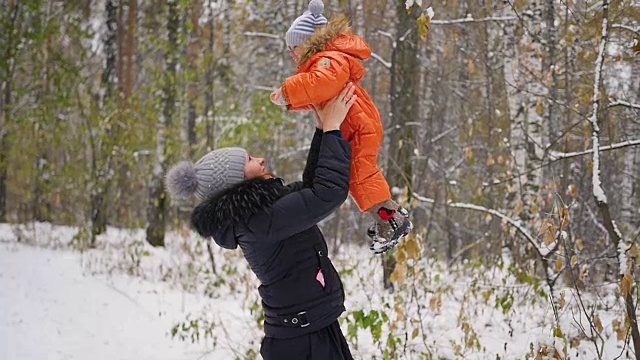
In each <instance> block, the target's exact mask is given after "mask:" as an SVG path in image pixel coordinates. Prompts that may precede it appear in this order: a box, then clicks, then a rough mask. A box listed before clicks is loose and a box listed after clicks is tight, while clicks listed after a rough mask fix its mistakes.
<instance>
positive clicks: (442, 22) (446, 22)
mask: <svg viewBox="0 0 640 360" xmlns="http://www.w3.org/2000/svg"><path fill="white" fill-rule="evenodd" d="M516 20H518V17H517V16H496V17H485V18H479V19H474V18H473V17H471V15H469V16H467V17H466V18H462V19H451V20H431V24H433V25H456V24H466V23H481V22H498V21H516Z"/></svg>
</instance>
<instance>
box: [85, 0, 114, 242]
mask: <svg viewBox="0 0 640 360" xmlns="http://www.w3.org/2000/svg"><path fill="white" fill-rule="evenodd" d="M118 8H119V0H106V3H105V12H106V16H107V19H106V22H107V31H106V34H105V38H104V43H103V45H104V52H105V57H106V61H105V66H104V69H103V71H102V78H101V93H100V95H99V96H98V110H99V113H100V116H101V117H105V118H106V117H108V116H109V115H107V114H106V109H107V106H108V103H109V101H110V99H111V98H112V96H113V90H114V88H115V85H116V78H115V76H116V71H117V70H118V69H117V59H118V53H117V52H118V44H117V37H118ZM112 134H113V127H112V125H111V121H107V124H106V126H105V129H104V134H103V136H102V141H101V145H98V148H99V149H100V150H102V151H100V150H98V149H94V151H98V154H99V156H101V157H102V159H96V158H95V157H94V161H93V162H92V166H93V168H94V169H93V171H92V173H93V174H94V179H93V186H92V190H91V199H90V206H91V211H90V219H91V245H92V246H95V242H96V236H98V235H100V234H102V233H104V232H105V231H106V230H107V202H108V201H107V197H108V191H109V185H110V182H111V176H112V175H111V158H112V156H113V155H112V149H110V148H109V144H110V143H111V142H112V141H113V140H112V139H111V137H112Z"/></svg>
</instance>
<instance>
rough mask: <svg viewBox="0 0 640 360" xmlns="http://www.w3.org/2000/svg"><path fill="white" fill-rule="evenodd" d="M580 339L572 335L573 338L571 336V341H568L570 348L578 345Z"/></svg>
mask: <svg viewBox="0 0 640 360" xmlns="http://www.w3.org/2000/svg"><path fill="white" fill-rule="evenodd" d="M580 341H581V340H580V338H578V337H574V338H572V339H571V342H570V344H571V345H570V346H571V348H573V349H576V348H578V347H579V346H580Z"/></svg>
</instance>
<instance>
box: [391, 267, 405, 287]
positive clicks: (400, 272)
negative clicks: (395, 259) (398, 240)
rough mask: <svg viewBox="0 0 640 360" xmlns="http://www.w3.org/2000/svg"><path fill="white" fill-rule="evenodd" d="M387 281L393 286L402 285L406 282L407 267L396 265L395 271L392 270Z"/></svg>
mask: <svg viewBox="0 0 640 360" xmlns="http://www.w3.org/2000/svg"><path fill="white" fill-rule="evenodd" d="M389 280H391V282H393V283H395V284H398V285H404V283H405V282H406V281H407V265H406V264H400V263H397V264H396V268H395V270H393V273H391V276H389Z"/></svg>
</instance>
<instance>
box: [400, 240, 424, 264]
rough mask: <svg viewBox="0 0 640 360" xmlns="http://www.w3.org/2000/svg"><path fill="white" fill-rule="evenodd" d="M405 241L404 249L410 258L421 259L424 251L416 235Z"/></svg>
mask: <svg viewBox="0 0 640 360" xmlns="http://www.w3.org/2000/svg"><path fill="white" fill-rule="evenodd" d="M406 239H407V240H405V243H404V249H405V251H406V253H407V257H408V258H409V259H414V260H417V259H420V257H421V254H422V251H421V250H420V244H419V243H418V240H417V239H416V237H415V236H409V237H407V238H406Z"/></svg>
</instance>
